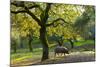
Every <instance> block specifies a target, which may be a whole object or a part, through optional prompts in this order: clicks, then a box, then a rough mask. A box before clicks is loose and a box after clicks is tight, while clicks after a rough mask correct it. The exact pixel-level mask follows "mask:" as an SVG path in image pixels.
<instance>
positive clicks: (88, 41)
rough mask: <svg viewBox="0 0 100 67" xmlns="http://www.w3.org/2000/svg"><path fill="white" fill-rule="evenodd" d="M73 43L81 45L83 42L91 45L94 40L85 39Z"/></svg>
mask: <svg viewBox="0 0 100 67" xmlns="http://www.w3.org/2000/svg"><path fill="white" fill-rule="evenodd" d="M74 44H75V46H82V45H85V44H89V45H92V44H95V42H94V40H86V41H79V42H75V43H74Z"/></svg>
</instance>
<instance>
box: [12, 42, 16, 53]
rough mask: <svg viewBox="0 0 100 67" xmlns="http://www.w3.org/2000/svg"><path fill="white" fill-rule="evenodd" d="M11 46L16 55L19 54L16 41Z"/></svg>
mask: <svg viewBox="0 0 100 67" xmlns="http://www.w3.org/2000/svg"><path fill="white" fill-rule="evenodd" d="M11 45H12V48H13V51H14V53H16V52H17V45H16V42H15V40H12V44H11Z"/></svg>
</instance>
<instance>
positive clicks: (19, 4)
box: [11, 2, 41, 26]
mask: <svg viewBox="0 0 100 67" xmlns="http://www.w3.org/2000/svg"><path fill="white" fill-rule="evenodd" d="M11 4H13V5H15V6H18V7H23V8H24V9H25V10H23V11H11V13H15V14H18V13H27V14H29V15H30V16H31V17H32V18H33V19H34V20H35V21H36V22H37V23H38V24H39V25H40V26H41V21H40V20H39V19H38V18H37V17H36V16H35V15H34V14H33V13H32V12H31V11H30V10H29V8H28V7H26V6H25V5H24V2H21V3H20V2H18V4H16V3H11ZM34 7H36V6H34ZM30 8H33V7H32V6H31V7H30Z"/></svg>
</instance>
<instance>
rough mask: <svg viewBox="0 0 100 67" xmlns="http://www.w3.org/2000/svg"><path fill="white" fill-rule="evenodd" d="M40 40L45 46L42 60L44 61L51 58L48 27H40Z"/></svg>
mask: <svg viewBox="0 0 100 67" xmlns="http://www.w3.org/2000/svg"><path fill="white" fill-rule="evenodd" d="M40 40H41V43H42V46H43V54H42V59H41V61H44V60H46V59H48V58H49V48H48V40H47V36H46V27H41V29H40Z"/></svg>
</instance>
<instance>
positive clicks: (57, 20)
mask: <svg viewBox="0 0 100 67" xmlns="http://www.w3.org/2000/svg"><path fill="white" fill-rule="evenodd" d="M60 20H61V21H63V22H64V23H68V22H66V21H65V20H64V19H63V18H58V19H56V20H54V21H53V22H52V23H50V24H46V26H52V25H53V26H54V23H55V22H57V21H60ZM68 24H69V23H68ZM57 25H58V24H57ZM57 25H56V26H57Z"/></svg>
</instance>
